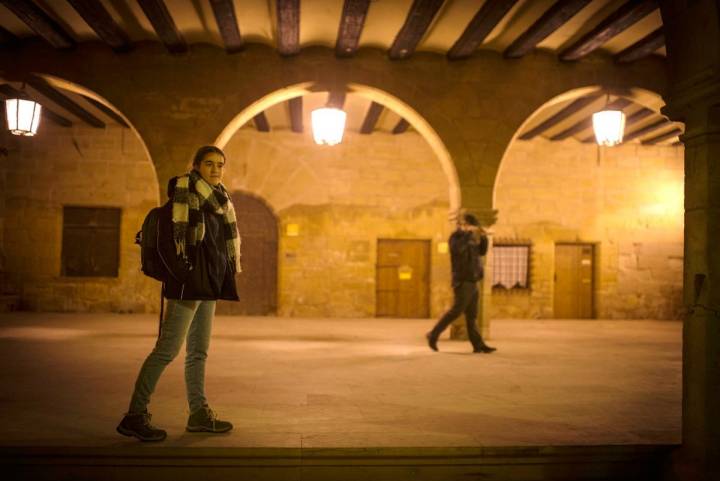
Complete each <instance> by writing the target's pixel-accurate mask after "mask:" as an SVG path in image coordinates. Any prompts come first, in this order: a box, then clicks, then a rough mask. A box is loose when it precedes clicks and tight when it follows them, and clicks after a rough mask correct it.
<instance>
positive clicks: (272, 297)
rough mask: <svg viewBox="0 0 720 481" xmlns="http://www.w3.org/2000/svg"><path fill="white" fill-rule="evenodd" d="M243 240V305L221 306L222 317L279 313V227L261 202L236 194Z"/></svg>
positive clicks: (239, 281)
mask: <svg viewBox="0 0 720 481" xmlns="http://www.w3.org/2000/svg"><path fill="white" fill-rule="evenodd" d="M232 200H233V204H234V205H235V212H236V215H237V223H238V231H239V232H240V237H241V238H242V246H241V252H242V269H243V271H242V272H241V273H239V274H237V275H236V277H235V282H236V283H237V288H238V295H239V296H240V302H221V303H220V305H219V306H218V313H221V314H240V315H248V316H266V315H271V314H275V312H276V311H277V277H278V276H277V263H278V225H277V219H276V218H275V214H273V212H272V211H271V210H270V208H269V207H268V206H267V205H266V204H265V202H263V201H262V200H261V199H259V198H257V197H255V196H252V195H249V194H246V193H244V192H234V193H233V194H232Z"/></svg>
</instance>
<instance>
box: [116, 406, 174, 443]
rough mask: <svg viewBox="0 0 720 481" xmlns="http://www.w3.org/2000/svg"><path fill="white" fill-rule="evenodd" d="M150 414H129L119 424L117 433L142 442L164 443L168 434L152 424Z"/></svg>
mask: <svg viewBox="0 0 720 481" xmlns="http://www.w3.org/2000/svg"><path fill="white" fill-rule="evenodd" d="M151 417H152V415H151V414H150V413H147V412H144V413H127V414H125V417H124V418H123V419H122V421H120V424H118V427H117V428H116V429H117V432H119V433H120V434H122V435H123V436H132V437H136V438H138V439H139V440H140V441H162V440H163V439H165V438H166V437H167V433H166V432H165V431H163V430H162V429H158V428H156V427H155V426H153V425H152V424H150V418H151Z"/></svg>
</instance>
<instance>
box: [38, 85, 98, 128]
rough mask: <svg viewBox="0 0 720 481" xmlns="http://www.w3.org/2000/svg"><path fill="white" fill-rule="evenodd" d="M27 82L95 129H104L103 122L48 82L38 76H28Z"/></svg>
mask: <svg viewBox="0 0 720 481" xmlns="http://www.w3.org/2000/svg"><path fill="white" fill-rule="evenodd" d="M27 84H28V85H29V86H31V87H32V88H33V89H35V90H37V91H38V92H40V93H41V94H42V95H44V96H45V97H47V98H48V99H49V100H50V101H52V102H53V103H55V104H56V105H57V106H58V107H61V108H63V109H65V110H67V111H68V112H70V113H71V114H73V115H75V116H76V117H78V118H80V119H81V120H82V121H83V122H86V123H87V124H89V125H91V126H92V127H95V128H97V129H104V128H105V122H103V121H102V120H100V119H99V118H97V117H95V116H94V115H93V114H91V113H90V112H88V111H87V110H85V109H84V108H82V107H80V106H79V105H78V104H76V103H75V102H73V100H72V99H70V98H69V97H66V96H65V95H64V94H62V93H60V92H59V91H57V90H55V88H53V87H52V86H51V85H50V84H48V83H47V82H46V81H45V80H44V79H41V78H40V77H30V78H29V79H28V81H27Z"/></svg>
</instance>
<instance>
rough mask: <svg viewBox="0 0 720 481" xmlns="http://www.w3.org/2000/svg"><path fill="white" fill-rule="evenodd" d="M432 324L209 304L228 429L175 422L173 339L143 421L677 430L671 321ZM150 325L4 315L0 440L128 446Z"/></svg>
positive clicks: (345, 429) (379, 431) (424, 431)
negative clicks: (219, 308) (475, 339)
mask: <svg viewBox="0 0 720 481" xmlns="http://www.w3.org/2000/svg"><path fill="white" fill-rule="evenodd" d="M431 324H432V321H431V320H398V319H287V318H248V317H244V318H240V317H218V318H217V319H216V322H215V326H214V333H213V341H212V345H211V351H210V357H209V360H208V372H207V389H206V391H207V394H208V398H209V399H210V401H211V403H212V406H213V408H215V409H216V410H217V411H218V412H219V413H220V414H221V416H222V417H223V418H227V419H229V420H232V421H233V422H234V423H235V426H236V429H235V430H234V431H233V432H231V433H229V434H227V435H219V436H209V435H202V434H199V435H198V434H189V433H185V432H184V423H185V420H186V416H187V406H186V404H185V397H184V384H183V383H184V381H183V371H182V369H183V363H182V354H181V356H180V357H179V358H178V359H177V360H176V361H175V362H174V363H172V364H171V365H170V366H169V367H168V369H167V371H166V372H165V375H164V376H163V378H162V379H161V381H160V384H159V386H158V389H157V392H156V393H155V396H154V398H153V402H152V404H151V412H152V413H153V423H155V424H157V425H159V426H161V427H163V428H165V429H167V430H168V433H169V436H168V439H167V441H166V442H165V443H162V445H164V446H176V447H195V446H197V447H285V448H290V447H299V448H312V447H376V446H377V447H391V446H392V447H408V446H413V447H423V446H442V447H452V446H458V447H459V446H525V445H596V444H673V443H679V442H680V426H681V420H680V416H681V391H682V381H681V367H682V359H681V328H682V326H681V324H680V323H679V322H666V321H565V320H548V321H537V320H533V321H518V320H503V321H494V323H493V326H492V334H493V336H492V342H490V343H491V344H492V345H494V346H496V347H497V348H498V351H497V352H496V353H494V354H490V355H487V354H471V353H470V345H469V344H468V343H467V342H460V341H449V340H446V339H443V340H441V342H440V350H441V352H439V353H435V352H432V351H430V350H429V349H428V347H427V345H426V344H425V342H424V338H423V334H424V332H425V331H426V330H428V328H429V327H430V326H431ZM156 332H157V319H156V317H154V316H152V315H114V314H38V313H12V314H0V363H1V364H2V365H3V366H4V368H3V369H2V370H0V384H1V385H2V386H3V389H2V391H0V426H2V427H1V428H0V430H1V431H0V434H1V436H0V445H2V446H69V447H79V446H96V447H122V446H129V445H134V446H137V445H138V444H139V443H137V442H136V441H135V440H133V439H129V438H124V437H121V436H120V435H118V434H116V433H115V425H116V424H117V422H118V421H119V419H120V417H121V415H122V413H123V411H124V410H125V409H126V408H127V402H128V400H129V396H130V392H131V389H132V386H133V383H134V380H135V375H136V373H137V370H138V369H139V367H140V364H141V363H142V361H143V359H144V357H145V356H146V355H147V353H148V352H149V351H150V350H151V349H152V347H153V345H154V342H155V335H156ZM143 446H149V445H148V444H143Z"/></svg>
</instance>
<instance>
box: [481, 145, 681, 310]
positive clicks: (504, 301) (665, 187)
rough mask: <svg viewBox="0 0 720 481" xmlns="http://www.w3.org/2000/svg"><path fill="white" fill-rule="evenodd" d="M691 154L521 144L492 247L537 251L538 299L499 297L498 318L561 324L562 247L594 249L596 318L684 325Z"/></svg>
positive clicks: (510, 164)
mask: <svg viewBox="0 0 720 481" xmlns="http://www.w3.org/2000/svg"><path fill="white" fill-rule="evenodd" d="M683 156H684V153H683V148H682V147H671V146H643V145H640V144H628V145H621V146H617V147H613V148H602V149H600V150H599V149H598V147H597V146H595V145H584V144H580V143H578V142H576V141H574V140H568V141H563V142H550V141H547V140H544V139H535V140H532V141H516V142H515V143H513V144H512V145H511V147H510V149H509V150H508V153H507V155H506V158H505V160H504V161H503V166H502V168H501V172H500V175H499V177H498V181H497V184H496V190H495V200H496V204H495V205H496V208H497V209H498V211H499V213H498V223H497V225H496V226H495V228H494V240H495V242H500V241H502V240H503V239H507V240H529V241H530V242H531V243H532V255H531V271H530V272H531V289H530V290H529V291H517V292H497V291H496V293H495V294H494V295H493V308H492V317H493V318H551V317H553V295H554V289H553V288H554V280H553V275H554V263H555V243H558V242H583V243H592V244H594V245H595V279H594V285H595V295H594V302H595V316H596V317H598V318H610V319H635V318H638V319H643V318H651V319H677V318H679V317H680V313H681V307H682V265H683V181H684V177H683Z"/></svg>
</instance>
